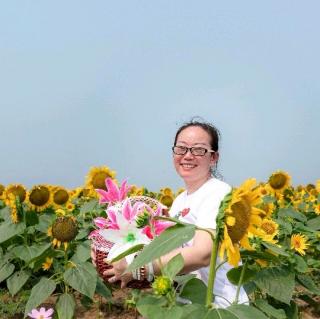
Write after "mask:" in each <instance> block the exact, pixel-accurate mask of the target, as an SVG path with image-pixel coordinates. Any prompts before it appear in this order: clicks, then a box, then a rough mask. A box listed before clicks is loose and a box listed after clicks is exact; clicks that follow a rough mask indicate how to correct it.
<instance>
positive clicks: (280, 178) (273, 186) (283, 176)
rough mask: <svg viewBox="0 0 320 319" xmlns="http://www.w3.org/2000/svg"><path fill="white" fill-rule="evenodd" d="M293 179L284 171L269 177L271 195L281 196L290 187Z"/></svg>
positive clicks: (268, 186) (268, 185) (268, 184)
mask: <svg viewBox="0 0 320 319" xmlns="http://www.w3.org/2000/svg"><path fill="white" fill-rule="evenodd" d="M290 180H291V177H290V175H288V174H287V173H286V172H284V171H276V172H274V173H272V174H271V176H270V177H269V180H268V183H267V188H268V189H269V190H270V192H271V193H273V194H275V195H277V194H281V193H282V191H283V190H285V189H286V188H287V187H288V186H289V185H290Z"/></svg>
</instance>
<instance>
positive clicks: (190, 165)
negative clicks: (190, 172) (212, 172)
mask: <svg viewBox="0 0 320 319" xmlns="http://www.w3.org/2000/svg"><path fill="white" fill-rule="evenodd" d="M180 166H182V167H183V168H195V167H197V165H195V164H189V163H182V164H180Z"/></svg>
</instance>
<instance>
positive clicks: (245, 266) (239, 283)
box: [233, 260, 247, 305]
mask: <svg viewBox="0 0 320 319" xmlns="http://www.w3.org/2000/svg"><path fill="white" fill-rule="evenodd" d="M246 270H247V260H246V261H245V263H244V264H243V266H242V269H241V273H240V278H239V282H238V286H237V292H236V298H235V299H234V302H233V304H235V305H236V304H237V303H238V301H239V294H240V289H241V286H242V282H243V278H244V274H245V273H246Z"/></svg>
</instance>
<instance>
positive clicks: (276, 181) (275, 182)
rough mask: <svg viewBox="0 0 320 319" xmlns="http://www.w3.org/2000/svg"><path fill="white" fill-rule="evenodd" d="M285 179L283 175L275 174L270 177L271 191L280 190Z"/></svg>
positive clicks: (284, 183)
mask: <svg viewBox="0 0 320 319" xmlns="http://www.w3.org/2000/svg"><path fill="white" fill-rule="evenodd" d="M286 182H287V177H286V176H285V175H284V174H281V173H276V174H273V175H271V176H270V178H269V184H270V186H271V187H272V188H273V189H281V188H283V187H284V186H285V185H286Z"/></svg>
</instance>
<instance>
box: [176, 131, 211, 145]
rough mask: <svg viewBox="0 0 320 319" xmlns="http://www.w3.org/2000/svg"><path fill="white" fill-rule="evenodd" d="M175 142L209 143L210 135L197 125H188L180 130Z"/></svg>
mask: <svg viewBox="0 0 320 319" xmlns="http://www.w3.org/2000/svg"><path fill="white" fill-rule="evenodd" d="M177 142H179V143H186V144H208V145H210V142H211V140H210V135H209V134H208V133H207V132H206V131H205V130H204V129H203V128H202V127H199V126H189V127H187V128H185V129H184V130H182V131H181V132H180V133H179V135H178V137H177Z"/></svg>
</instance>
